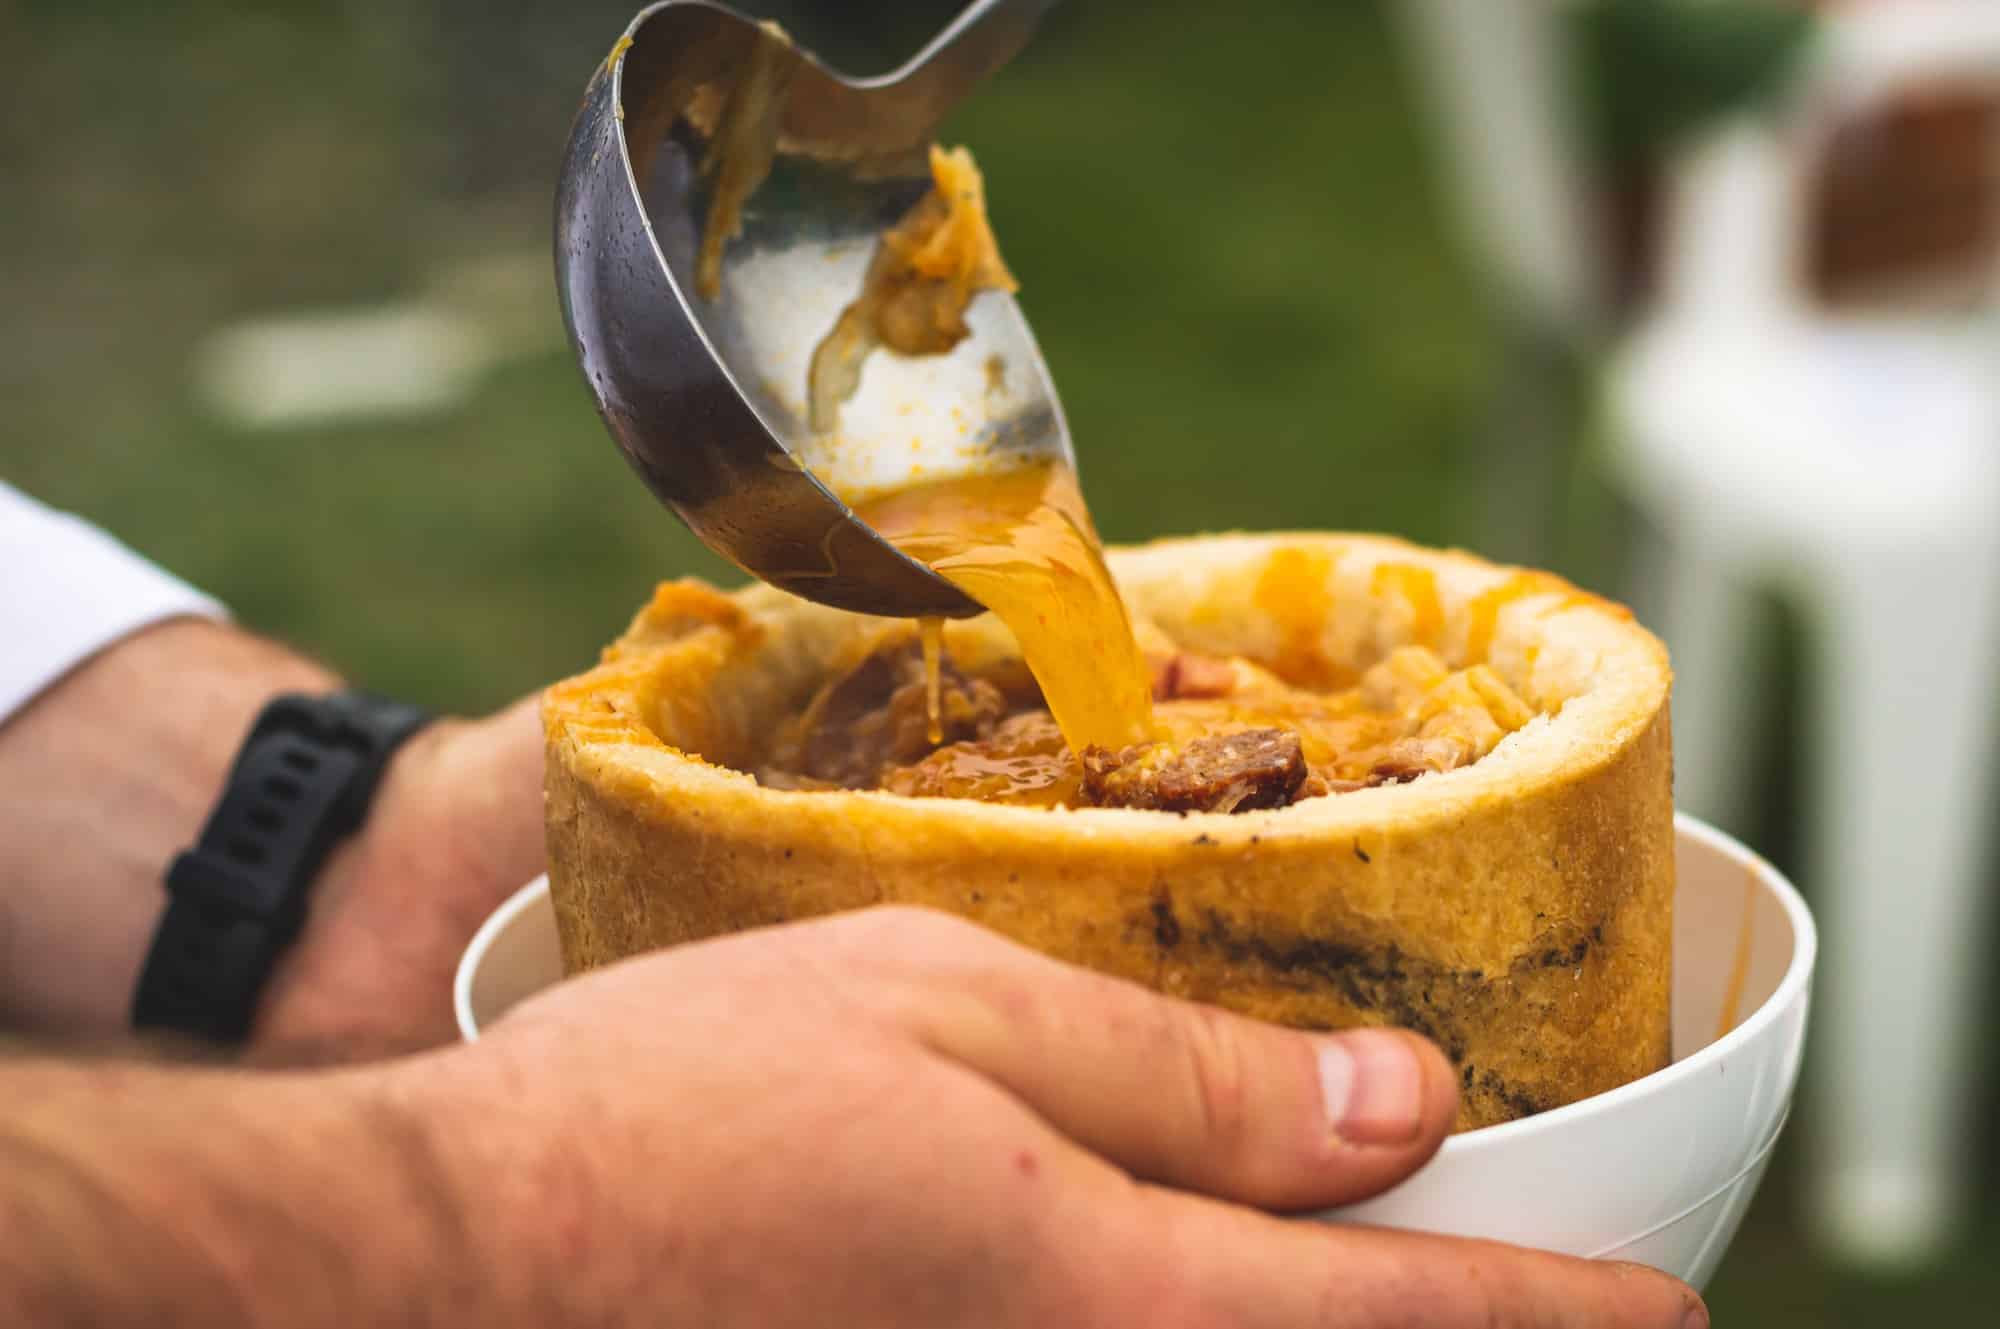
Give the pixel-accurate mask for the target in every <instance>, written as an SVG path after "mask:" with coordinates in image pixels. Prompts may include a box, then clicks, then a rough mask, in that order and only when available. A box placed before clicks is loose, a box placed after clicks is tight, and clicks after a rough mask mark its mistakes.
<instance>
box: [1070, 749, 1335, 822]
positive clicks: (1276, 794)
mask: <svg viewBox="0 0 2000 1329" xmlns="http://www.w3.org/2000/svg"><path fill="white" fill-rule="evenodd" d="M1305 781H1306V759H1305V753H1304V752H1303V751H1302V750H1301V748H1300V746H1299V736H1298V735H1297V734H1295V733H1292V732H1290V731H1289V730H1284V729H1245V730H1241V731H1239V732H1237V733H1233V734H1217V735H1214V736H1212V737H1208V738H1197V739H1194V740H1193V741H1192V742H1189V743H1188V744H1186V745H1185V746H1183V747H1179V748H1175V747H1172V746H1170V745H1167V744H1164V743H1151V744H1144V745H1141V746H1138V747H1130V748H1126V749H1125V750H1123V751H1122V752H1116V753H1114V752H1109V751H1106V750H1105V749H1103V748H1086V749H1084V752H1083V792H1084V795H1085V796H1086V797H1087V798H1089V800H1090V801H1091V802H1093V803H1096V804H1098V805H1099V806H1101V807H1122V808H1151V809H1157V810H1159V811H1162V812H1248V811H1250V810H1252V809H1253V808H1277V807H1284V806H1285V805H1286V804H1288V803H1290V802H1291V801H1292V799H1293V798H1294V796H1296V795H1297V794H1298V792H1299V789H1300V787H1301V786H1302V785H1304V783H1305Z"/></svg>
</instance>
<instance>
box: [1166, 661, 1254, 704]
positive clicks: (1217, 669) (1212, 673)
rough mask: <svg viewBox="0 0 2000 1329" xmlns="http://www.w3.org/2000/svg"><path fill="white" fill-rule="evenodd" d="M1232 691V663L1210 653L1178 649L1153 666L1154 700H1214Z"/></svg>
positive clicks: (1233, 689) (1233, 669)
mask: <svg viewBox="0 0 2000 1329" xmlns="http://www.w3.org/2000/svg"><path fill="white" fill-rule="evenodd" d="M1235 691H1236V666H1235V665H1233V664H1231V663H1230V662H1229V661H1227V660H1219V659H1217V658H1216V657H1215V656H1213V655H1197V654H1196V653H1195V652H1193V651H1181V652H1179V653H1177V654H1175V655H1170V656H1168V657H1167V658H1166V659H1165V660H1162V661H1160V662H1159V664H1158V665H1157V666H1156V667H1155V668H1154V670H1153V700H1154V701H1216V700H1219V699H1221V698H1223V697H1228V696H1231V695H1233V694H1234V693H1235Z"/></svg>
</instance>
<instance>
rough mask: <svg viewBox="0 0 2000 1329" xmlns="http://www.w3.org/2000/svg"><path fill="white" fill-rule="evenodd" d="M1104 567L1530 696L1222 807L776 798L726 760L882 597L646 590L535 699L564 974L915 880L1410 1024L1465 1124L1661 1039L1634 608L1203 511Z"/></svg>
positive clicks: (1267, 655)
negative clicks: (591, 650) (1488, 741)
mask: <svg viewBox="0 0 2000 1329" xmlns="http://www.w3.org/2000/svg"><path fill="white" fill-rule="evenodd" d="M1110 562H1111V567H1112V570H1113V572H1114V575H1116V577H1117V578H1118V580H1119V582H1120V585H1121V587H1122V588H1123V590H1124V592H1125V594H1126V597H1127V599H1128V602H1129V603H1130V604H1131V605H1132V608H1133V610H1134V612H1135V614H1137V615H1139V616H1142V617H1144V618H1146V619H1149V620H1150V621H1151V622H1152V623H1153V624H1155V625H1157V627H1158V628H1160V629H1161V630H1162V631H1163V632H1164V633H1165V634H1166V636H1167V637H1170V638H1172V639H1173V641H1174V642H1176V643H1178V644H1179V645H1180V646H1182V647H1185V648H1187V649H1191V650H1198V651H1205V652H1209V653H1213V654H1240V655H1245V656H1248V657H1250V658H1252V659H1255V660H1257V661H1259V662H1260V663H1263V664H1266V665H1268V666H1270V667H1272V668H1274V669H1275V670H1277V671H1278V672H1279V673H1280V674H1283V675H1285V676H1287V677H1289V678H1291V679H1294V680H1296V681H1302V682H1307V683H1312V684H1316V685H1320V686H1337V685H1340V684H1342V683H1345V682H1350V681H1352V679H1353V678H1355V677H1356V676H1358V675H1359V673H1360V672H1361V670H1363V669H1365V668H1366V667H1367V666H1368V665H1369V664H1371V663H1373V662H1374V661H1376V660H1378V659H1380V658H1381V657H1382V656H1383V655H1385V654H1386V653H1387V652H1388V651H1389V650H1391V649H1393V648H1394V647H1396V646H1399V645H1403V644H1406V643H1410V642H1418V643H1421V644H1424V645H1428V646H1430V647H1431V648H1432V649H1434V650H1437V651H1438V653H1439V654H1440V655H1442V656H1443V657H1444V658H1445V659H1446V660H1447V661H1448V662H1450V663H1451V664H1452V665H1453V666H1454V667H1459V666H1463V665H1466V664H1470V663H1473V662H1475V661H1484V662H1485V663H1487V664H1489V665H1490V666H1491V667H1492V668H1493V669H1494V670H1495V671H1496V672H1498V673H1499V674H1500V675H1501V676H1502V678H1504V679H1505V680H1506V681H1507V683H1508V684H1509V685H1510V686H1511V687H1512V688H1514V690H1515V691H1516V692H1517V693H1518V694H1519V695H1520V696H1521V697H1522V698H1523V699H1525V700H1526V701H1527V702H1528V703H1529V704H1530V705H1531V706H1533V707H1535V708H1536V709H1537V710H1539V711H1541V712H1543V718H1541V719H1538V720H1536V721H1533V722H1531V723H1530V724H1529V725H1528V726H1526V727H1525V728H1523V729H1522V730H1520V731H1518V732H1516V733H1514V734H1512V735H1510V736H1509V737H1508V738H1507V739H1505V740H1504V741H1503V742H1502V743H1501V745H1500V746H1499V747H1498V748H1496V749H1494V751H1493V752H1492V753H1490V754H1489V755H1488V756H1486V757H1485V758H1483V759H1482V760H1480V761H1479V762H1477V763H1476V764H1474V765H1472V766H1469V767H1465V768H1463V769H1460V770H1456V771H1451V772H1447V773H1444V774H1436V775H1429V776H1425V777H1424V778H1422V779H1419V780H1416V781H1414V782H1412V783H1409V784H1403V785H1394V786H1384V787H1380V788H1373V789H1366V790H1360V791H1356V792H1352V793H1344V794H1339V795H1335V796H1332V797H1325V798H1314V799H1308V800H1306V801H1304V802H1301V803H1299V804H1296V805H1293V806H1291V807H1287V808H1282V809H1278V810H1273V811H1259V812H1249V813H1241V814H1236V815H1229V816H1222V815H1208V814H1193V815H1187V816H1180V815H1174V814H1169V813H1159V812H1141V811H1130V810H1124V809H1110V808H1085V809H1076V810H1055V811H1048V810H1041V809H1033V808H1021V807H1009V806H1002V805H996V804H988V803H976V802H969V801H961V800H953V799H913V798H903V797H900V796H897V795H893V794H887V793H879V792H790V791H783V790H777V789H770V788H765V787H762V786H759V785H758V784H757V783H756V781H755V780H754V779H753V778H752V777H751V776H749V775H747V774H743V773H742V772H743V770H746V769H750V768H752V767H753V766H754V763H755V761H756V760H757V757H758V748H759V744H760V743H761V742H762V740H763V737H764V736H765V735H766V734H767V733H768V732H769V730H770V727H771V726H772V725H773V724H774V723H775V721H776V719H777V718H778V717H780V716H782V715H784V714H787V713H789V712H790V711H792V710H794V709H796V708H797V707H798V706H799V705H801V704H802V703H803V701H804V699H805V698H806V696H808V695H809V694H810V692H811V691H812V689H813V688H814V687H816V686H817V685H818V684H820V683H821V682H823V681H824V680H825V679H826V678H827V677H828V676H829V673H830V672H831V670H833V669H834V668H836V667H838V665H839V663H840V662H841V661H843V660H851V659H853V658H854V657H855V655H856V654H857V653H858V652H860V651H862V650H865V649H867V648H868V647H869V646H870V645H871V644H873V643H874V642H876V641H877V640H879V637H880V634H881V633H882V632H883V631H884V626H885V625H884V623H883V621H882V620H879V619H868V618H862V617H859V616H855V615H850V614H845V613H841V612H839V611H837V610H831V609H826V608H824V607H821V606H817V605H811V604H807V603H805V602H803V601H800V600H797V599H794V598H792V597H790V596H786V595H783V594H782V593H779V592H776V591H772V590H770V589H769V588H765V587H756V588H752V589H749V590H745V591H739V592H735V593H731V594H722V593H719V592H716V591H713V590H711V589H709V588H707V587H705V586H702V585H700V584H698V583H693V582H679V583H669V584H664V585H662V586H661V587H660V588H659V590H658V591H657V592H656V594H655V596H654V598H653V600H652V602H651V603H650V604H649V605H647V606H646V607H645V608H644V609H643V610H641V611H640V613H639V615H638V616H637V618H635V619H634V621H633V623H632V626H631V628H630V629H629V630H628V631H627V632H626V633H625V634H624V636H622V637H621V638H620V639H619V640H618V642H616V643H614V644H613V645H612V646H611V647H610V648H608V649H607V651H606V652H605V656H604V660H603V662H602V663H601V664H600V665H599V666H598V667H597V668H596V669H593V670H591V671H590V672H588V673H586V674H583V675H581V676H579V677H577V678H574V679H571V680H569V681H567V682H564V683H561V684H558V685H557V686H556V687H554V688H553V689H551V690H550V692H549V693H548V695H547V698H546V701H545V703H544V722H545V728H546V732H547V742H548V757H549V760H548V764H547V772H548V775H547V781H548V810H547V811H548V841H549V876H550V882H551V886H552V890H553V894H554V899H555V906H556V914H557V920H558V924H559V927H560V931H561V937H562V945H563V954H564V963H565V966H566V968H568V969H569V970H570V971H571V972H576V971H580V970H584V969H589V968H592V967H595V966H598V965H602V964H606V963H610V962H612V961H614V960H618V959H621V958H623V957H625V956H628V955H632V954H635V953H638V952H641V951H646V950H651V949H654V948H657V947H661V946H670V945H674V944H676V943H679V942H684V941H691V940H696V939H699V938H704V937H711V936H715V935H718V934H722V933H727V932H734V931H738V930H742V929H746V928H753V927H758V926H761V925H765V924H771V923H777V922H782V921H786V920H791V919H798V918H806V917H811V916H814V915H820V914H826V913H832V912H835V911H839V910H846V909H855V908H861V907H865V906H868V905H873V904H880V903H900V904H911V905H921V906H928V907H932V908H937V909H942V910H946V911H949V912H951V913H955V914H960V915H963V916H965V917H967V918H970V919H972V920H974V921H976V922H978V923H981V924H983V925H985V926H987V927H990V928H992V929H994V930H995V931H997V932H1000V933H1002V934H1004V935H1006V936H1009V937H1012V938H1014V939H1015V940H1017V941H1019V942H1022V943H1024V944H1026V945H1028V946H1031V947H1034V948H1035V949H1037V950H1040V951H1043V952H1046V953H1048V954H1050V955H1053V956H1056V957H1057V958H1059V959H1063V960H1067V961H1070V962H1073V963H1076V964H1081V965H1086V966H1088V967H1090V968H1093V969H1097V970H1100V971H1103V972H1105V973H1110V974H1115V975H1119V976H1122V977H1125V978H1129V979H1132V980H1134V981H1137V982H1140V983H1144V984H1146V985H1148V986H1150V987H1154V988H1157V989H1159V990H1161V991H1165V992H1170V993H1174V994H1176V995H1179V996H1184V997H1188V998H1191V999H1194V1000H1199V1001H1206V1002H1213V1003H1215V1004H1217V1005H1220V1006H1223V1007H1227V1008H1229V1009H1232V1010H1236V1011H1240V1012H1243V1013H1245V1014H1249V1015H1253V1016H1258V1017H1261V1018H1265V1019H1270V1020H1275V1021H1278V1022H1280V1023H1284V1024H1289V1025H1293V1026H1298V1027H1304V1028H1340V1027H1348V1026H1353V1025H1365V1024H1384V1023H1393V1024H1399V1025H1403V1026H1406V1027H1410V1028H1414V1029H1417V1030H1420V1031H1422V1032H1424V1033H1426V1034H1428V1035H1430V1036H1431V1037H1433V1038H1434V1039H1436V1040H1437V1041H1438V1043H1439V1044H1440V1045H1441V1046H1443V1047H1444V1048H1445V1050H1446V1051H1447V1053H1448V1054H1450V1055H1451V1057H1452V1058H1453V1060H1454V1061H1455V1062H1456V1063H1457V1065H1458V1067H1459V1070H1460V1076H1461V1084H1462V1087H1463V1089H1462V1096H1461V1108H1460V1116H1459V1126H1460V1127H1461V1128H1467V1127H1473V1126H1481V1125H1487V1124H1491V1123H1495V1122H1500V1121H1506V1120H1511V1119H1513V1118H1516V1117H1520V1116H1524V1115H1527V1114H1530V1113H1532V1112H1535V1111H1540V1110H1543V1109H1546V1108H1549V1107H1554V1106H1557V1105H1560V1104H1563V1103H1568V1102H1572V1101H1574V1100H1576V1099H1579V1098H1582V1097H1585V1096H1587V1095H1590V1094H1594V1093H1598V1092H1602V1091H1603V1090H1606V1089H1610V1088H1613V1087H1615V1086H1617V1085H1619V1084H1623V1083H1625V1082H1627V1081H1629V1080H1632V1079H1634V1078H1637V1077H1638V1076H1640V1075H1644V1074H1646V1073H1648V1072H1650V1071H1653V1070H1655V1069H1658V1068H1659V1067H1660V1066H1662V1065H1664V1064H1665V1063H1666V1061H1667V1058H1668V1050H1669V1028H1668V1010H1669V995H1668V994H1669V985H1670V976H1671V975H1670V966H1671V946H1672V936H1673V925H1672V911H1673V871H1674V859H1673V806H1672V788H1671V786H1672V754H1671V750H1670V727H1669V718H1668V717H1669V709H1668V698H1669V692H1670V683H1671V676H1670V672H1669V669H1668V664H1667V658H1666V652H1665V650H1664V648H1662V647H1661V645H1660V643H1659V642H1658V641H1657V640H1656V639H1654V638H1653V637H1652V636H1651V635H1650V634H1648V633H1647V632H1645V630H1644V629H1642V628H1640V627H1639V626H1638V625H1636V624H1635V623H1633V622H1632V621H1631V616H1630V615H1629V614H1628V613H1626V612H1625V611H1624V610H1623V609H1621V608H1619V607H1618V606H1616V605H1612V604H1610V603H1608V602H1605V601H1602V600H1599V599H1597V598H1596V597H1592V596H1589V595H1585V594H1583V593H1580V592H1578V591H1576V590H1575V588H1573V587H1571V586H1569V585H1567V584H1566V583H1564V582H1561V581H1560V580H1558V579H1556V578H1553V577H1549V576H1546V575H1544V574H1538V573H1524V572H1521V571H1519V570H1518V569H1511V568H1503V567H1497V566H1495V565H1492V564H1488V563H1485V562H1483V561H1481V560H1479V559H1476V558H1473V557H1472V556H1470V555H1466V554H1462V553H1457V552H1449V551H1432V550H1424V549H1419V548H1417V547H1415V546H1412V545H1409V544H1405V543H1403V542H1401V541H1396V540H1390V539H1385V538H1380V537H1371V536H1345V535H1312V534H1298V535H1289V534H1281V535H1258V536H1208V537H1201V538H1196V539H1188V540H1173V541H1163V542H1159V543H1155V544H1151V545H1145V546H1139V547H1134V548H1125V549H1115V550H1112V551H1111V557H1110ZM947 646H948V649H950V650H951V651H952V653H953V655H954V656H955V658H957V659H958V660H959V661H960V662H961V664H962V665H965V666H966V667H968V668H971V669H973V670H977V669H978V668H979V667H980V664H981V662H982V661H997V660H1003V659H1006V658H1007V657H1008V656H1009V654H1010V651H1011V646H1010V643H1009V642H1008V640H1007V638H1006V637H1005V634H1004V633H1002V632H1000V631H999V630H998V629H997V628H996V627H995V626H994V625H993V624H992V623H991V622H990V621H989V620H986V619H975V620H970V621H968V622H965V623H960V624H953V625H952V626H951V628H950V629H949V630H948V633H947ZM696 754H700V755H696ZM732 768H733V769H732Z"/></svg>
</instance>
